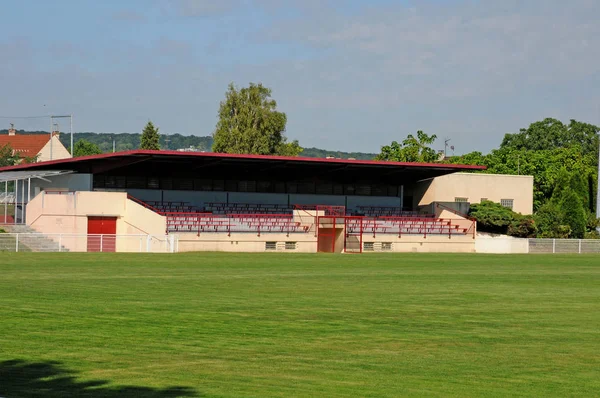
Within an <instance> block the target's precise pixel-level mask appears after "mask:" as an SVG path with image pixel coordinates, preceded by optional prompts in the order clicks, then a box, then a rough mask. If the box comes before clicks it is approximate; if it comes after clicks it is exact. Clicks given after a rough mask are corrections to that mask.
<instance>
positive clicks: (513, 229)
mask: <svg viewBox="0 0 600 398" xmlns="http://www.w3.org/2000/svg"><path fill="white" fill-rule="evenodd" d="M469 216H471V217H473V218H474V219H475V220H477V228H478V229H479V230H480V231H484V232H491V233H496V234H504V235H512V236H518V237H524V238H525V237H531V236H534V235H535V232H536V227H535V222H534V221H533V219H532V217H531V216H523V215H521V214H519V213H515V212H514V211H512V210H511V209H509V208H507V207H504V206H502V205H501V204H500V203H494V202H492V201H489V200H484V201H482V202H481V203H479V204H477V203H474V204H472V205H471V209H470V210H469Z"/></svg>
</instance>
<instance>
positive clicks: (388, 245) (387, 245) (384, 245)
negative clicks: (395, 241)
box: [381, 242, 392, 252]
mask: <svg viewBox="0 0 600 398" xmlns="http://www.w3.org/2000/svg"><path fill="white" fill-rule="evenodd" d="M381 251H382V252H390V251H392V242H381Z"/></svg>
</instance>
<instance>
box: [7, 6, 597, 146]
mask: <svg viewBox="0 0 600 398" xmlns="http://www.w3.org/2000/svg"><path fill="white" fill-rule="evenodd" d="M599 14H600V1H597V0H570V1H568V2H567V1H564V0H527V1H522V0H487V1H486V0H479V1H475V0H423V1H401V0H396V1H392V0H371V1H358V0H346V1H342V0H339V1H337V0H332V1H327V0H280V1H277V0H220V1H208V0H206V1H205V0H103V1H96V0H53V1H46V0H20V1H2V2H0V15H2V16H3V18H2V35H0V54H2V61H1V62H0V87H1V92H2V94H3V95H1V96H0V117H2V118H1V119H0V123H4V124H6V127H8V123H9V122H11V121H12V122H13V123H15V124H16V127H17V128H24V129H34V128H45V129H46V130H47V129H48V128H46V126H45V125H44V124H47V122H46V121H45V120H42V119H16V118H13V119H7V118H6V117H5V116H8V117H15V116H37V115H49V114H73V121H74V127H75V131H94V132H140V131H141V130H142V128H143V126H144V125H145V124H146V122H147V121H148V120H152V121H153V122H154V123H155V124H156V125H157V126H158V127H159V128H160V132H161V133H165V134H169V133H181V134H186V135H190V134H193V135H200V136H206V135H210V134H211V133H212V132H213V131H214V128H215V124H216V122H217V112H218V107H219V102H220V101H221V100H222V99H223V98H224V94H225V91H226V89H227V85H228V84H229V83H234V84H235V85H237V86H240V87H241V86H247V85H248V84H249V83H250V82H254V83H262V84H264V85H265V86H267V87H270V88H271V89H272V95H273V98H274V99H275V100H276V101H277V104H278V109H279V110H280V111H283V112H285V113H286V114H287V117H288V124H287V131H286V135H287V137H288V138H289V139H291V140H299V142H300V145H302V146H305V147H313V146H315V147H319V148H324V149H332V150H333V149H335V150H345V151H364V152H379V150H380V148H381V146H382V145H386V144H389V143H390V142H391V141H393V140H396V141H402V140H403V139H404V138H405V137H406V135H407V134H410V133H413V134H414V133H415V132H416V131H417V130H423V131H425V132H426V133H428V134H436V135H437V136H438V140H437V141H436V143H435V146H436V149H443V147H444V139H450V142H449V144H450V145H453V146H454V147H455V151H456V153H457V154H460V153H467V152H470V151H474V150H477V151H482V152H487V151H489V150H491V149H493V148H495V147H498V145H499V144H500V142H501V141H502V138H503V136H504V134H506V133H514V132H518V131H519V129H520V128H523V127H527V126H528V125H529V124H530V123H532V122H534V121H537V120H541V119H544V118H546V117H553V118H557V119H561V120H563V121H565V122H568V121H569V120H570V119H577V120H580V121H585V122H589V123H593V124H600V97H599V95H598V93H599V91H600V90H599V89H600V24H598V23H597V22H598V19H597V18H598V15H599ZM40 123H43V124H40ZM6 127H4V126H0V129H2V128H6ZM61 130H64V128H61Z"/></svg>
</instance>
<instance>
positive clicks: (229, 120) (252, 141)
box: [213, 83, 302, 156]
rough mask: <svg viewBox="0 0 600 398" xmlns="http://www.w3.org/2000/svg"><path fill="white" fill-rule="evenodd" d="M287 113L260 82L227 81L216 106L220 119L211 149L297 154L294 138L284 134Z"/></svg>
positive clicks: (286, 154) (296, 143)
mask: <svg viewBox="0 0 600 398" xmlns="http://www.w3.org/2000/svg"><path fill="white" fill-rule="evenodd" d="M286 122H287V116H286V115H285V113H283V112H279V111H277V103H276V102H275V100H273V99H272V98H271V89H269V88H267V87H265V86H263V85H262V84H254V83H250V85H249V86H248V87H243V88H241V89H238V88H236V87H235V86H234V85H233V84H230V85H229V88H228V90H227V92H226V93H225V100H224V101H222V102H221V105H220V107H219V121H218V122H217V126H216V129H215V132H214V134H213V139H214V142H213V151H214V152H222V153H245V154H254V155H285V156H297V155H298V154H299V153H300V152H301V151H302V148H301V147H300V145H299V144H298V142H297V141H294V142H291V143H287V142H286V141H287V140H286V137H285V136H284V134H283V133H284V131H285V125H286Z"/></svg>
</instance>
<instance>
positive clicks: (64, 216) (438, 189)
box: [0, 150, 533, 253]
mask: <svg viewBox="0 0 600 398" xmlns="http://www.w3.org/2000/svg"><path fill="white" fill-rule="evenodd" d="M482 169H485V167H482V166H469V165H453V164H439V163H434V164H424V163H399V162H381V161H361V160H343V159H315V158H302V157H280V156H254V155H232V154H217V153H201V152H179V151H145V150H136V151H127V152H118V153H111V154H103V155H95V156H87V157H80V158H73V159H62V160H55V161H46V162H39V163H32V164H22V165H17V166H11V167H3V168H0V183H2V182H3V183H4V184H2V185H4V186H1V185H0V189H2V188H3V189H4V192H3V193H2V194H0V212H3V213H4V214H3V215H4V217H5V220H8V219H9V217H12V218H14V221H15V222H16V223H21V224H27V226H29V227H30V228H31V229H33V230H35V231H37V232H39V233H42V234H47V235H48V237H49V239H55V237H56V236H57V235H60V236H61V239H64V237H63V236H62V235H69V234H70V235H77V236H87V239H84V240H82V239H78V240H63V241H62V244H63V245H64V246H65V248H66V249H68V250H76V251H86V250H87V251H98V250H102V251H120V252H127V251H137V250H138V249H139V247H138V246H139V245H140V244H141V243H140V242H139V241H138V240H127V239H121V238H120V237H121V236H132V235H136V236H137V235H147V236H148V237H149V238H148V239H153V238H152V237H156V239H159V240H160V239H163V240H164V241H165V242H167V244H168V245H171V247H173V246H176V250H177V251H244V252H263V251H271V250H273V251H290V252H337V253H341V252H356V253H359V252H364V251H393V252H473V251H475V239H476V236H477V234H476V223H475V222H474V221H473V220H471V219H469V218H468V217H467V216H466V215H465V214H466V213H467V211H468V206H469V203H476V202H479V201H480V200H483V199H487V200H492V201H495V202H499V203H502V204H503V205H505V206H507V207H511V208H512V209H514V210H515V211H518V212H521V213H524V214H527V213H531V212H532V208H533V202H532V200H533V178H532V177H531V176H506V175H493V174H481V173H478V174H474V173H472V172H473V171H478V170H482ZM2 206H4V207H2ZM9 213H10V214H9ZM158 237H162V238H158Z"/></svg>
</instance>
